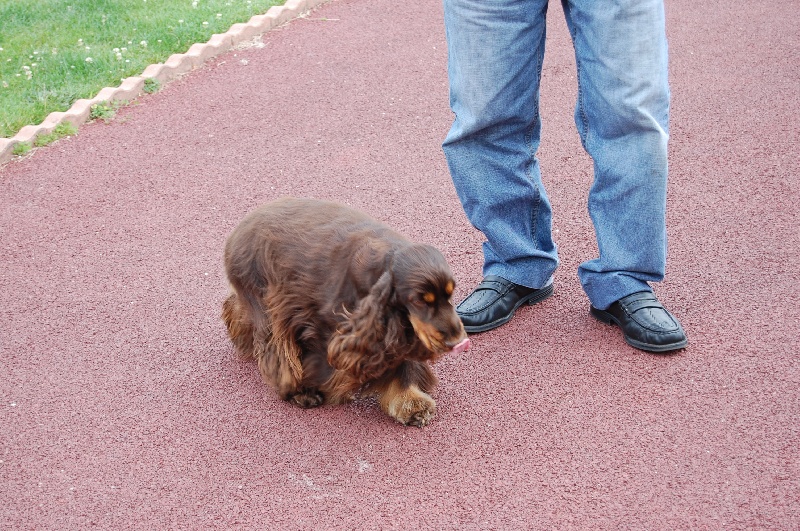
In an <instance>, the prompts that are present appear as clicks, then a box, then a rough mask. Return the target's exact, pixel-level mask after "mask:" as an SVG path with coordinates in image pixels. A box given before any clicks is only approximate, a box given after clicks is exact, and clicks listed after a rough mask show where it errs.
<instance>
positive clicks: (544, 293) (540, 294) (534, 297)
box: [464, 284, 553, 334]
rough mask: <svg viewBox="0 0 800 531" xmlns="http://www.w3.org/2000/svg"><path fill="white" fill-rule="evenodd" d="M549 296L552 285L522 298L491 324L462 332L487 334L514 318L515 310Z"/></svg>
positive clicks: (551, 293) (470, 327) (466, 327)
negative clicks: (507, 312)
mask: <svg viewBox="0 0 800 531" xmlns="http://www.w3.org/2000/svg"><path fill="white" fill-rule="evenodd" d="M551 295H553V284H550V285H549V286H545V287H543V288H542V289H539V290H536V291H534V292H533V293H531V294H530V295H528V296H527V297H522V298H521V299H520V300H519V301H517V304H516V305H514V307H513V308H512V309H511V312H510V313H509V314H508V315H506V316H505V317H503V318H501V319H497V320H495V321H492V322H491V323H486V324H482V325H480V326H465V327H464V330H465V331H466V332H467V333H468V334H477V333H478V332H487V331H489V330H492V329H494V328H497V327H499V326H503V325H504V324H506V323H507V322H509V321H510V320H511V318H512V317H514V313H516V311H517V309H518V308H519V307H520V306H522V305H523V304H527V305H533V304H536V303H537V302H542V301H543V300H545V299H548V298H550V296H551Z"/></svg>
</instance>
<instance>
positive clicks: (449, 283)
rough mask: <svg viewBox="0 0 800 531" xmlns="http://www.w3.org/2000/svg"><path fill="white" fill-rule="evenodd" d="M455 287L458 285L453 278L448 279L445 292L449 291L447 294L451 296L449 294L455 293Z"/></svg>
mask: <svg viewBox="0 0 800 531" xmlns="http://www.w3.org/2000/svg"><path fill="white" fill-rule="evenodd" d="M455 289H456V285H455V283H454V282H453V281H452V280H448V281H447V285H446V286H445V287H444V291H445V293H447V295H448V296H449V295H452V294H453V291H454V290H455Z"/></svg>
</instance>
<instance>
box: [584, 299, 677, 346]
mask: <svg viewBox="0 0 800 531" xmlns="http://www.w3.org/2000/svg"><path fill="white" fill-rule="evenodd" d="M589 313H591V314H592V315H593V316H594V317H595V318H596V319H598V320H600V321H602V322H604V323H606V324H612V323H613V324H616V325H617V326H618V327H620V328H621V329H622V334H623V335H624V336H625V341H626V342H627V343H628V344H629V345H630V346H632V347H636V348H638V349H640V350H646V351H648V352H667V351H670V350H677V349H680V348H684V347H685V346H686V344H687V340H686V332H684V331H683V328H682V327H681V324H680V323H679V322H678V320H677V319H675V317H674V316H673V315H672V314H671V313H669V312H668V311H667V309H666V308H664V306H663V305H662V304H661V303H660V302H658V299H657V298H656V296H655V294H653V292H651V291H640V292H638V293H633V294H631V295H628V296H627V297H623V298H621V299H620V300H618V301H617V302H615V303H614V304H612V305H611V306H609V308H608V309H607V310H598V309H597V308H595V307H594V306H592V307H591V308H590V309H589Z"/></svg>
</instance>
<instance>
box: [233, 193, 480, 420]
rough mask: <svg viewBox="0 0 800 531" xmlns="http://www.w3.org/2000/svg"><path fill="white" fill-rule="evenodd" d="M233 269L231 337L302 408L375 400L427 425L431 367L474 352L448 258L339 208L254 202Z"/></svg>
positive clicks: (307, 202)
mask: <svg viewBox="0 0 800 531" xmlns="http://www.w3.org/2000/svg"><path fill="white" fill-rule="evenodd" d="M225 270H226V273H227V276H228V281H229V282H230V285H231V293H230V295H229V296H228V298H227V299H226V300H225V302H224V304H223V311H222V317H223V320H224V321H225V324H226V326H227V328H228V334H229V336H230V338H231V340H232V342H233V344H234V345H235V347H236V348H237V350H238V352H239V353H240V355H242V356H243V357H245V358H253V359H255V360H256V361H257V362H258V367H259V371H260V372H261V376H262V378H263V379H264V381H265V382H267V383H268V384H270V385H272V386H273V387H274V388H275V389H276V390H277V392H278V394H279V395H280V397H281V398H282V399H283V400H287V401H290V402H293V403H295V404H297V405H298V406H300V407H303V408H310V407H316V406H319V405H322V404H323V403H329V404H339V403H344V402H348V401H350V400H352V399H353V398H354V397H355V395H356V394H359V393H360V394H362V395H375V396H377V398H378V401H379V403H380V406H381V409H383V411H385V412H386V413H387V414H388V415H390V416H391V417H393V418H394V419H396V420H397V421H399V422H401V423H402V424H409V425H414V426H424V425H426V424H428V422H429V421H430V420H431V418H432V417H433V415H434V413H435V411H436V404H435V402H434V400H433V398H431V396H430V393H431V391H432V390H433V389H434V387H435V385H436V384H437V378H436V376H435V375H434V373H433V371H432V369H431V367H430V363H431V362H434V361H436V360H437V359H439V358H440V357H441V356H442V355H444V354H446V353H450V352H462V351H464V350H466V349H467V348H468V347H469V339H467V335H466V333H465V332H464V327H463V326H462V324H461V320H460V319H459V317H458V315H457V314H456V312H455V309H454V308H453V305H452V303H451V301H450V297H451V295H452V293H453V288H454V286H455V283H454V281H453V275H452V274H451V272H450V268H449V267H448V265H447V263H446V261H445V259H444V257H443V256H442V254H441V253H440V252H439V251H438V250H436V249H435V248H434V247H431V246H430V245H423V244H417V243H412V242H410V241H408V240H407V239H406V238H404V237H403V236H401V235H400V234H398V233H397V232H395V231H393V230H392V229H390V228H389V227H388V226H386V225H384V224H383V223H380V222H378V221H376V220H374V219H372V218H370V217H369V216H367V215H366V214H364V213H361V212H359V211H356V210H353V209H351V208H349V207H346V206H343V205H340V204H338V203H332V202H327V201H317V200H312V199H296V198H282V199H278V200H276V201H273V202H271V203H268V204H266V205H263V206H262V207H260V208H258V209H256V210H255V211H253V212H251V213H250V214H249V215H247V216H246V217H245V218H244V219H243V220H242V222H241V223H240V224H239V226H238V227H236V229H234V231H233V232H232V233H231V235H230V236H229V237H228V240H227V243H226V245H225Z"/></svg>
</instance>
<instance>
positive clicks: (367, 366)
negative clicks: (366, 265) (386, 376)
mask: <svg viewBox="0 0 800 531" xmlns="http://www.w3.org/2000/svg"><path fill="white" fill-rule="evenodd" d="M392 284H393V280H392V274H391V272H389V271H384V272H383V274H381V276H380V277H379V278H378V281H377V282H375V284H374V285H373V286H372V288H371V289H370V292H369V294H368V295H367V296H366V297H364V298H363V299H361V300H360V301H359V302H358V305H357V306H356V308H355V310H353V311H352V312H348V311H345V315H346V316H347V319H346V320H345V322H343V323H342V324H341V325H339V328H338V329H337V331H336V333H335V334H334V336H333V338H331V341H330V342H329V343H328V363H330V364H331V366H332V367H333V368H335V369H337V370H340V371H345V372H348V373H349V374H351V375H352V376H353V377H354V378H356V379H357V380H358V381H359V382H361V383H364V382H366V381H368V380H371V379H374V378H376V377H378V376H380V375H381V373H383V372H384V370H385V369H386V367H385V354H386V352H385V347H384V345H383V338H384V336H385V335H386V317H387V316H386V313H387V311H388V310H387V307H388V304H389V300H390V298H391V297H392V291H393V290H392Z"/></svg>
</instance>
